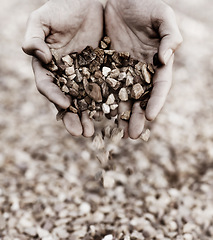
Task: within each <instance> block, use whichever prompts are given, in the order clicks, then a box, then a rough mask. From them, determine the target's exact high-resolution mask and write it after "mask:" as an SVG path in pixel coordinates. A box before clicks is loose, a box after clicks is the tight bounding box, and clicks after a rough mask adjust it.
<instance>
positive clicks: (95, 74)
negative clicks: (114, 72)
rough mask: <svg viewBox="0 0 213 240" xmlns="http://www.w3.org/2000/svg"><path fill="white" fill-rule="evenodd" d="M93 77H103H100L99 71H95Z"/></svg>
mask: <svg viewBox="0 0 213 240" xmlns="http://www.w3.org/2000/svg"><path fill="white" fill-rule="evenodd" d="M94 77H95V78H102V77H103V75H102V72H101V70H97V71H95V73H94Z"/></svg>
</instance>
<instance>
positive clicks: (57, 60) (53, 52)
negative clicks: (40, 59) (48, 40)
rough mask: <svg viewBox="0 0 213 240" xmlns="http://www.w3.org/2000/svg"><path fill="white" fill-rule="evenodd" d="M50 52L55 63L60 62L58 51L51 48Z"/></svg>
mask: <svg viewBox="0 0 213 240" xmlns="http://www.w3.org/2000/svg"><path fill="white" fill-rule="evenodd" d="M50 52H51V53H52V56H53V59H54V60H55V62H56V63H58V62H60V61H61V57H60V56H59V54H58V51H57V50H56V49H53V48H51V49H50Z"/></svg>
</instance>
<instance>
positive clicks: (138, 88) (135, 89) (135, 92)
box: [131, 83, 144, 99]
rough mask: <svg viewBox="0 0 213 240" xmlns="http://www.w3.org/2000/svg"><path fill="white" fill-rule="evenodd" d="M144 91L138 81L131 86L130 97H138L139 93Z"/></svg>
mask: <svg viewBox="0 0 213 240" xmlns="http://www.w3.org/2000/svg"><path fill="white" fill-rule="evenodd" d="M143 93H144V90H143V87H142V86H141V84H140V83H136V84H135V85H133V87H132V91H131V97H132V98H134V99H139V98H140V97H141V95H142V94H143Z"/></svg>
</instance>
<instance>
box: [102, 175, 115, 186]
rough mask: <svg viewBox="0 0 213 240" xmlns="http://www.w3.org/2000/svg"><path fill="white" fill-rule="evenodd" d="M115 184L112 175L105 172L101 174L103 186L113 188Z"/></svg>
mask: <svg viewBox="0 0 213 240" xmlns="http://www.w3.org/2000/svg"><path fill="white" fill-rule="evenodd" d="M114 185H115V179H114V178H113V177H112V176H109V175H107V174H105V175H104V176H103V186H104V188H113V187H114Z"/></svg>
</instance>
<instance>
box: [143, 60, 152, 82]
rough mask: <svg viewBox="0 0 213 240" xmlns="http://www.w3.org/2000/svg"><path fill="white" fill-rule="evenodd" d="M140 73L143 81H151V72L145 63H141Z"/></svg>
mask: <svg viewBox="0 0 213 240" xmlns="http://www.w3.org/2000/svg"><path fill="white" fill-rule="evenodd" d="M142 74H143V77H144V80H145V82H146V83H150V82H151V74H150V72H149V71H148V70H147V65H146V64H143V66H142Z"/></svg>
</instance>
